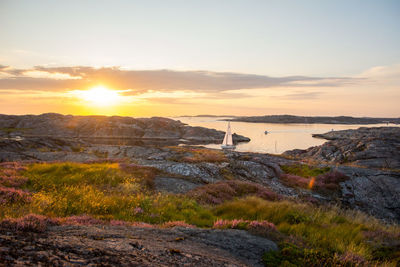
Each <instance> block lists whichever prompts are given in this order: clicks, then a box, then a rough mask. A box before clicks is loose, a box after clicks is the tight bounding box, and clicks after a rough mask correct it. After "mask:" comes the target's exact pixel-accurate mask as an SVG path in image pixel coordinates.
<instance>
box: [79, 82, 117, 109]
mask: <svg viewBox="0 0 400 267" xmlns="http://www.w3.org/2000/svg"><path fill="white" fill-rule="evenodd" d="M76 95H77V96H78V97H79V98H80V99H82V100H85V101H87V102H90V103H92V104H94V105H97V106H111V105H115V104H117V103H118V102H120V101H121V96H120V95H119V93H118V92H117V91H115V90H110V89H108V88H106V87H103V86H96V87H93V88H92V89H89V90H86V91H77V92H76Z"/></svg>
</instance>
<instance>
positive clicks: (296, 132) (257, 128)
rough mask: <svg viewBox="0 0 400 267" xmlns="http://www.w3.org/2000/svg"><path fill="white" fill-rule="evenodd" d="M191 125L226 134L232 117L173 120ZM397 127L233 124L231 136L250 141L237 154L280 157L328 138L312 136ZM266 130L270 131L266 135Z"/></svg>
mask: <svg viewBox="0 0 400 267" xmlns="http://www.w3.org/2000/svg"><path fill="white" fill-rule="evenodd" d="M173 119H174V120H180V121H181V122H183V123H186V124H188V125H190V126H201V127H206V128H213V129H216V130H220V131H224V132H225V131H226V128H227V125H228V122H227V121H224V120H226V119H230V117H174V118H173ZM379 126H398V125H394V124H388V125H387V124H368V125H361V124H303V123H301V124H294V123H249V122H231V129H232V133H237V134H240V135H243V136H246V137H248V138H250V139H251V141H250V142H247V143H239V144H238V145H237V146H236V151H240V152H258V153H270V154H281V153H282V152H285V151H287V150H292V149H306V148H309V147H312V146H318V145H322V144H323V143H325V142H327V140H325V139H320V138H315V137H312V134H321V133H326V132H329V131H332V130H334V131H337V130H347V129H358V128H360V127H379ZM265 131H268V133H267V134H265ZM203 146H205V147H208V148H216V149H221V145H220V144H208V145H203Z"/></svg>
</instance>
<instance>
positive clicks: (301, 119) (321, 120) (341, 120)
mask: <svg viewBox="0 0 400 267" xmlns="http://www.w3.org/2000/svg"><path fill="white" fill-rule="evenodd" d="M179 117H230V118H231V119H223V121H237V122H251V123H300V124H349V125H350V124H365V125H367V124H383V123H386V124H400V118H372V117H351V116H334V117H329V116H295V115H265V116H216V115H196V116H179ZM179 117H176V118H179Z"/></svg>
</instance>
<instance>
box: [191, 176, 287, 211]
mask: <svg viewBox="0 0 400 267" xmlns="http://www.w3.org/2000/svg"><path fill="white" fill-rule="evenodd" d="M187 195H188V196H189V197H192V198H194V199H196V200H197V201H198V202H199V203H202V204H211V205H218V204H221V203H223V202H225V201H229V200H232V199H234V198H240V197H244V196H250V195H254V196H258V197H260V198H262V199H267V200H278V199H281V198H282V197H281V196H280V195H278V194H276V193H275V192H273V191H271V190H269V189H268V188H266V187H264V186H262V185H260V184H256V183H252V182H244V181H239V180H231V181H221V182H217V183H214V184H208V185H204V186H201V187H197V188H195V189H193V190H191V191H189V192H188V193H187Z"/></svg>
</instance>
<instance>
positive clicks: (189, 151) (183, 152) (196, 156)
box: [169, 146, 228, 163]
mask: <svg viewBox="0 0 400 267" xmlns="http://www.w3.org/2000/svg"><path fill="white" fill-rule="evenodd" d="M169 148H170V149H172V150H174V151H175V152H177V153H178V155H176V156H175V157H174V158H173V159H172V160H175V161H179V162H188V163H198V162H211V163H220V162H227V161H228V158H227V157H226V156H225V154H224V152H223V151H221V150H214V149H205V148H199V147H190V146H178V147H169Z"/></svg>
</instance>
